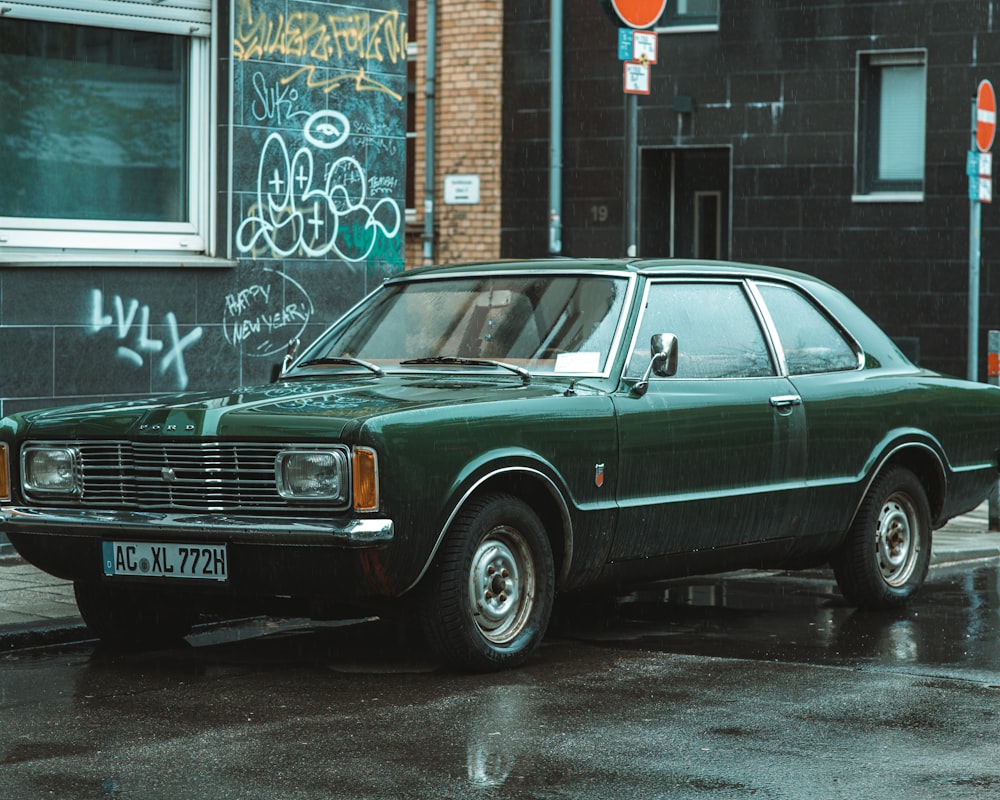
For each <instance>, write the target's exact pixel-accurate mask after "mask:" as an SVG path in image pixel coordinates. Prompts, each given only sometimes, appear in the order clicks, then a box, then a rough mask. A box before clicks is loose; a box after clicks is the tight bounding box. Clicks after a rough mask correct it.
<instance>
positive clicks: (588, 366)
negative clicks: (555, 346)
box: [556, 353, 601, 372]
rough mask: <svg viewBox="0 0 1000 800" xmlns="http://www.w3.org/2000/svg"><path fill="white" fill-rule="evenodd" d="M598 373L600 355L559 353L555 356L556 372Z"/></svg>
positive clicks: (599, 369)
mask: <svg viewBox="0 0 1000 800" xmlns="http://www.w3.org/2000/svg"><path fill="white" fill-rule="evenodd" d="M600 371H601V354H600V353H560V354H559V355H557V356H556V372H600Z"/></svg>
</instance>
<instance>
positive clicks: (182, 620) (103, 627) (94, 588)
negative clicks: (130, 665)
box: [73, 581, 197, 648]
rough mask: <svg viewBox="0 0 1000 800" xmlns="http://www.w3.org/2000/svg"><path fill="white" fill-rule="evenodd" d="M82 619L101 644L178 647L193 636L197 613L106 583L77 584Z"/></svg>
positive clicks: (76, 593) (163, 600)
mask: <svg viewBox="0 0 1000 800" xmlns="http://www.w3.org/2000/svg"><path fill="white" fill-rule="evenodd" d="M73 591H74V593H75V595H76V605H77V608H78V609H79V610H80V616H81V617H83V621H84V622H86V623H87V627H88V628H90V630H91V631H93V632H94V633H95V634H96V635H97V636H98V638H100V639H101V641H103V642H105V643H107V644H110V645H114V646H117V647H140V648H141V647H153V646H158V645H165V644H174V643H176V642H178V641H180V640H181V639H183V638H184V637H185V636H186V635H187V634H189V633H190V632H191V628H192V627H194V623H195V620H196V619H197V612H195V611H193V610H190V609H186V608H177V607H176V606H172V605H170V603H169V601H168V600H167V599H165V598H162V597H160V596H159V595H156V594H154V593H149V592H142V591H138V590H135V589H133V588H131V587H123V586H108V585H106V584H103V583H85V582H81V581H78V582H76V583H74V584H73Z"/></svg>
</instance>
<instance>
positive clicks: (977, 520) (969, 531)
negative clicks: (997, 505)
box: [0, 503, 1000, 651]
mask: <svg viewBox="0 0 1000 800" xmlns="http://www.w3.org/2000/svg"><path fill="white" fill-rule="evenodd" d="M988 528H989V510H988V507H987V504H986V503H983V504H982V505H981V506H979V508H977V509H975V510H973V511H971V512H969V513H968V514H965V515H963V516H961V517H956V518H955V519H953V520H951V522H949V523H948V524H947V525H945V526H944V527H943V528H941V529H940V530H938V531H935V532H934V546H933V551H932V553H931V566H932V568H934V567H949V566H955V565H964V564H970V563H974V562H977V561H983V562H989V561H998V560H1000V533H990V532H988ZM88 635H89V634H88V632H87V630H86V627H85V626H84V624H83V620H82V619H80V615H79V614H78V613H77V610H76V602H75V600H74V599H73V585H72V584H71V583H70V582H68V581H64V580H60V579H59V578H53V577H52V576H51V575H47V574H46V573H44V572H41V571H40V570H38V569H36V568H35V567H33V566H31V565H30V564H28V563H26V562H25V561H23V560H22V559H20V558H19V557H18V556H17V554H16V553H14V551H13V548H11V547H10V545H9V544H8V543H6V541H5V540H4V539H3V538H0V651H2V650H9V649H12V648H14V647H19V646H27V644H29V643H30V644H43V643H48V642H56V641H60V642H69V641H77V640H79V639H83V638H87V637H88Z"/></svg>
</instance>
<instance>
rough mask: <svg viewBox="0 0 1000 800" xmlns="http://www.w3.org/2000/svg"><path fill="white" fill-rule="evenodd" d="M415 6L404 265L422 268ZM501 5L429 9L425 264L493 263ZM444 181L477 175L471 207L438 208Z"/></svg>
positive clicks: (421, 76) (422, 28)
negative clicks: (412, 215) (432, 23)
mask: <svg viewBox="0 0 1000 800" xmlns="http://www.w3.org/2000/svg"><path fill="white" fill-rule="evenodd" d="M416 6H417V16H418V19H417V27H416V29H415V30H416V31H417V37H416V38H417V40H418V42H419V45H418V53H417V56H416V130H417V146H416V163H415V165H414V166H415V169H414V172H415V177H414V185H415V190H416V191H415V195H416V209H417V218H416V222H415V223H411V225H410V226H409V228H408V232H407V240H406V266H407V267H414V266H422V265H424V264H425V259H424V257H423V241H422V238H421V236H422V233H423V225H424V203H425V199H426V198H425V197H424V180H425V178H424V175H425V172H424V166H425V160H424V159H425V152H426V150H425V144H426V142H425V132H426V118H425V113H424V112H425V99H424V92H425V88H426V60H425V59H426V54H427V48H426V42H425V41H424V40H423V36H424V33H425V32H426V29H427V24H426V22H427V16H426V15H427V8H426V3H425V2H423V0H420V2H418V3H417V4H416ZM502 88H503V3H502V2H499V1H498V0H480V1H479V2H469V1H468V0H440V2H438V4H437V86H436V94H435V106H436V108H435V111H436V113H435V122H436V132H435V179H434V221H435V225H434V234H435V235H434V248H433V257H432V259H431V261H430V262H427V263H437V264H440V263H455V262H462V261H482V260H490V259H495V258H497V257H498V256H499V255H500V209H501V191H502V186H501V181H500V150H501V138H502V125H501V121H502V114H501V112H502V103H501V97H502ZM447 175H477V176H478V177H479V187H480V197H479V202H478V203H476V204H459V205H449V204H446V203H445V202H444V182H445V176H447Z"/></svg>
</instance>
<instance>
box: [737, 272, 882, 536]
mask: <svg viewBox="0 0 1000 800" xmlns="http://www.w3.org/2000/svg"><path fill="white" fill-rule="evenodd" d="M755 288H756V291H757V292H759V295H760V297H761V299H762V302H763V306H764V307H765V308H766V310H767V314H768V315H769V317H770V319H771V320H772V323H773V326H774V330H775V333H776V338H777V340H778V342H779V347H780V351H781V358H782V360H783V362H784V369H785V372H786V374H787V375H788V376H789V380H790V381H791V382H792V384H793V385H794V386H795V393H796V394H798V395H799V397H800V398H801V402H802V405H801V411H802V417H803V420H804V421H805V424H806V427H807V436H806V462H805V479H806V480H805V482H804V484H803V489H804V491H803V492H802V493H800V494H799V495H798V496H796V497H794V502H795V503H796V505H797V506H798V507H799V508H800V509H801V511H800V513H801V514H802V516H803V524H804V526H805V529H806V530H809V531H811V532H814V533H818V534H821V533H829V532H834V531H841V530H844V529H845V528H846V526H847V525H848V524H849V522H850V519H851V517H852V515H853V513H854V511H855V509H856V508H857V504H858V502H859V500H860V487H861V484H862V482H863V480H864V477H865V474H866V471H867V470H868V469H869V468H870V466H871V458H872V456H873V454H874V453H876V452H877V450H878V448H879V447H880V446H881V445H882V444H883V442H884V438H885V436H886V432H887V431H888V430H890V429H891V428H892V427H893V425H894V424H895V423H894V419H895V418H896V417H897V416H898V414H899V400H898V398H897V397H896V396H894V395H893V394H891V393H886V392H884V391H882V390H880V389H879V388H878V378H877V373H876V374H875V375H872V374H871V373H869V372H866V370H865V369H864V368H863V356H862V351H861V348H860V346H859V345H858V344H857V343H856V342H855V341H854V340H853V339H852V337H851V336H850V335H849V334H848V333H847V332H846V331H845V330H843V329H842V328H841V327H840V326H839V324H838V323H836V322H835V320H833V318H832V317H830V316H828V315H827V314H826V312H825V311H824V310H823V309H822V308H821V307H820V306H819V305H818V304H817V303H816V302H815V300H813V299H812V298H811V297H808V296H807V295H805V294H803V292H802V291H800V290H799V289H798V288H795V287H792V286H788V285H785V284H779V283H768V282H760V283H757V284H755Z"/></svg>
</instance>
